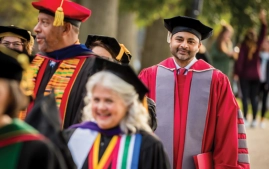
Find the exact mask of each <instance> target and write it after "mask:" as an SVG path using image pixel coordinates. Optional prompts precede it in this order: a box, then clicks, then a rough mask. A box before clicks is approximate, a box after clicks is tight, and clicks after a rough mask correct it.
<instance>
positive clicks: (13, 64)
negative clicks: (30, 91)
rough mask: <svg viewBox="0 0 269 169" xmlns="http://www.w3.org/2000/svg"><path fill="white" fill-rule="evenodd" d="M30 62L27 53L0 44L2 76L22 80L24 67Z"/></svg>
mask: <svg viewBox="0 0 269 169" xmlns="http://www.w3.org/2000/svg"><path fill="white" fill-rule="evenodd" d="M28 64H29V58H28V56H27V55H26V54H23V53H18V52H16V51H14V50H11V49H9V48H7V47H5V46H3V45H0V78H5V79H10V80H17V81H19V82H20V81H21V79H22V72H23V70H24V67H25V66H27V65H28Z"/></svg>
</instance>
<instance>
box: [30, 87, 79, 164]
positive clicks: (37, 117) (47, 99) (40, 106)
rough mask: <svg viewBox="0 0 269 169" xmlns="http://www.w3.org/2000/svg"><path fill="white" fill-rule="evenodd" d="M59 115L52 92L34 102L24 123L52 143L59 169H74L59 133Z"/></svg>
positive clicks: (61, 134)
mask: <svg viewBox="0 0 269 169" xmlns="http://www.w3.org/2000/svg"><path fill="white" fill-rule="evenodd" d="M59 114H60V113H59V110H58V107H57V105H56V101H55V94H54V91H52V92H51V93H50V94H49V95H47V96H42V97H41V98H40V99H38V100H36V103H35V104H34V107H33V108H32V110H31V111H30V112H29V114H28V115H27V116H26V119H25V122H26V123H28V124H30V125H31V126H32V127H34V128H35V129H36V130H38V131H39V132H40V133H41V134H43V135H44V136H45V137H46V138H48V139H49V140H50V141H51V142H52V143H53V147H54V150H55V152H57V158H58V159H59V161H58V163H59V165H60V166H59V168H65V169H75V168H76V165H75V163H74V161H73V159H72V156H71V153H70V151H69V149H68V146H67V142H66V140H65V139H64V135H63V132H62V131H61V122H60V115H59Z"/></svg>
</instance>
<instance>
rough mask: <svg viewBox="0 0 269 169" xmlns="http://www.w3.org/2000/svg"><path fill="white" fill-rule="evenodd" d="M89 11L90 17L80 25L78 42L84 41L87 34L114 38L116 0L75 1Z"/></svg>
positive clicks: (116, 11)
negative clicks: (90, 12)
mask: <svg viewBox="0 0 269 169" xmlns="http://www.w3.org/2000/svg"><path fill="white" fill-rule="evenodd" d="M76 2H78V3H79V4H81V5H83V6H85V7H87V8H89V9H91V11H92V14H91V17H90V18H89V19H88V20H87V21H86V22H85V23H83V24H82V26H81V31H80V40H81V42H82V43H84V42H85V41H86V38H87V35H88V34H98V35H105V36H112V37H116V35H117V25H118V24H117V23H118V5H119V4H118V0H98V1H97V0H76Z"/></svg>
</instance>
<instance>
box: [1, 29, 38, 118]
mask: <svg viewBox="0 0 269 169" xmlns="http://www.w3.org/2000/svg"><path fill="white" fill-rule="evenodd" d="M0 43H1V44H2V45H4V46H6V47H8V48H10V49H13V50H16V51H19V52H24V53H27V54H28V56H29V59H30V61H32V60H33V58H34V57H32V56H31V54H32V50H33V46H34V38H33V36H32V35H31V32H30V31H27V30H25V29H22V28H19V27H16V26H13V25H11V26H0ZM28 95H29V97H32V92H31V93H28ZM25 116H26V110H23V111H21V112H20V113H19V115H18V118H19V119H22V120H23V119H25Z"/></svg>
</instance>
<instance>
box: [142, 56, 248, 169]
mask: <svg viewBox="0 0 269 169" xmlns="http://www.w3.org/2000/svg"><path fill="white" fill-rule="evenodd" d="M162 71H165V72H168V73H167V74H166V75H165V77H166V76H169V77H170V79H171V81H170V82H167V80H162V79H165V78H163V77H160V76H161V75H158V74H161V72H162ZM177 72H178V71H177V68H176V65H175V62H174V60H173V57H170V58H167V59H166V60H164V61H162V62H161V63H159V64H158V65H154V66H152V67H149V68H146V69H143V70H142V71H141V72H140V74H139V78H140V79H141V80H142V81H143V82H144V84H145V85H146V86H147V87H148V88H149V90H150V92H149V93H148V97H150V98H151V99H153V100H154V101H156V113H157V120H158V128H157V131H158V129H159V130H162V128H165V127H166V128H165V129H166V130H165V132H164V134H158V133H157V135H158V136H159V137H160V139H161V140H162V141H163V143H164V148H165V149H166V150H168V151H167V153H168V156H169V159H170V162H171V163H172V165H173V168H174V169H185V168H186V165H185V164H186V163H188V165H187V166H189V167H187V168H188V169H192V168H195V162H194V160H193V157H196V155H198V154H200V155H203V154H207V153H211V154H212V159H211V162H212V165H213V168H215V169H242V168H245V169H248V168H249V158H248V148H247V143H246V132H245V127H244V121H243V116H242V113H241V111H240V109H239V106H238V104H237V102H236V99H235V97H234V95H233V92H232V90H231V86H230V83H229V80H228V78H227V76H226V75H224V74H223V73H221V72H220V71H219V70H217V69H215V68H214V67H212V66H211V65H209V64H208V63H206V62H204V61H203V60H198V61H196V62H195V63H194V64H193V65H192V66H191V67H190V69H188V72H187V74H186V75H185V78H178V73H177ZM208 72H209V73H210V74H208ZM205 74H207V75H209V76H208V78H209V80H210V81H209V82H210V83H207V86H204V81H205V80H204V79H205V78H203V77H204V75H205ZM182 79H183V80H184V82H182V81H180V80H182ZM157 83H158V84H157ZM182 83H183V86H184V89H181V88H180V87H182ZM163 84H165V85H163ZM162 85H163V88H160V86H162ZM171 88H172V89H171ZM170 90H173V91H171V92H169V91H170ZM199 92H205V93H208V96H207V97H208V98H207V101H206V102H204V100H205V99H204V96H203V97H201V98H200V96H199V95H198V93H199ZM158 93H162V94H158ZM191 93H192V94H191ZM157 97H158V98H157ZM180 98H181V99H180ZM197 98H198V99H197ZM158 100H162V101H163V102H161V103H160V102H158ZM201 103H202V104H201ZM169 104H170V105H171V106H170V107H166V108H167V109H165V110H162V111H161V112H160V110H161V109H162V107H164V106H167V105H169ZM197 107H198V108H197ZM200 107H204V109H203V110H200ZM168 109H171V110H172V111H170V112H169V111H168ZM193 110H194V111H193ZM189 112H192V114H190V113H189ZM201 115H202V117H203V118H202V119H201V118H200V116H201ZM169 117H171V121H169V122H166V123H165V119H167V118H169ZM201 121H203V122H201ZM169 123H171V124H169ZM198 123H200V124H199V125H200V127H199V126H198ZM167 127H168V130H167ZM200 128H202V129H200ZM169 133H171V135H170V136H169ZM197 135H200V136H199V137H200V138H199V139H200V141H199V140H198V142H197V139H196V136H197ZM169 140H172V141H171V142H170V143H171V145H173V146H172V148H170V147H169V146H170V143H169V142H168V141H169ZM190 140H191V141H190ZM192 141H194V143H198V144H192V143H193V142H192ZM190 145H191V146H190ZM188 146H189V147H188ZM195 148H196V149H197V150H196V152H194V153H192V152H193V151H194V149H195ZM169 150H170V151H169ZM169 152H170V153H169ZM183 165H184V166H185V167H183Z"/></svg>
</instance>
